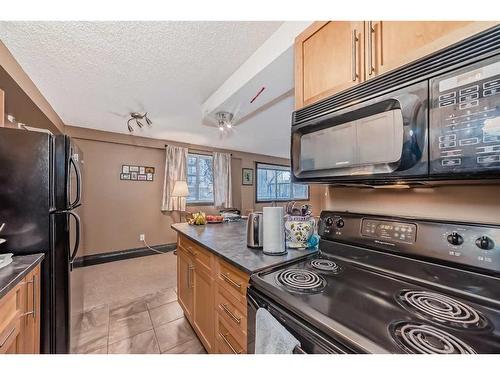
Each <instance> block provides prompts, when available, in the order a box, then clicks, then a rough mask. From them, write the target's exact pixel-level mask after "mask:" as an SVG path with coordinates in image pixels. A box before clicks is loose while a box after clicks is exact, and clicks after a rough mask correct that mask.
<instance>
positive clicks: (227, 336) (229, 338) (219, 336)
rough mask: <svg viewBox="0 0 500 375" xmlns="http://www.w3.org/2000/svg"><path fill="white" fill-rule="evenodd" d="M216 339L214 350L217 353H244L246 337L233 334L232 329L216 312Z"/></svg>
mask: <svg viewBox="0 0 500 375" xmlns="http://www.w3.org/2000/svg"><path fill="white" fill-rule="evenodd" d="M216 340H217V344H216V347H217V350H216V352H217V353H219V354H244V353H246V337H243V336H239V335H237V334H235V333H234V331H233V330H232V329H231V328H230V327H229V326H228V325H227V323H226V322H225V320H224V319H223V318H222V317H221V316H220V315H219V314H218V313H217V329H216Z"/></svg>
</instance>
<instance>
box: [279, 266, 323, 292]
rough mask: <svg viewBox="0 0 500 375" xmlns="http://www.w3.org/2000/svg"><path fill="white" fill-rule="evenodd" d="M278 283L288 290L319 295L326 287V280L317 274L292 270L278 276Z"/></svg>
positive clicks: (284, 271)
mask: <svg viewBox="0 0 500 375" xmlns="http://www.w3.org/2000/svg"><path fill="white" fill-rule="evenodd" d="M276 281H277V282H278V283H279V284H281V285H283V286H284V287H285V288H287V289H288V290H291V291H294V292H302V293H319V292H321V291H322V290H323V289H324V288H325V286H326V280H325V279H324V278H323V277H322V276H320V275H318V274H317V273H315V272H312V271H308V270H303V269H298V268H292V269H288V270H283V271H281V272H280V273H278V274H277V275H276Z"/></svg>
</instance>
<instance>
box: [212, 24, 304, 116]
mask: <svg viewBox="0 0 500 375" xmlns="http://www.w3.org/2000/svg"><path fill="white" fill-rule="evenodd" d="M311 23H312V22H310V21H286V22H284V23H283V24H282V25H281V26H280V27H279V28H278V30H276V31H275V32H274V34H272V35H271V37H269V39H267V40H266V41H265V42H264V43H263V44H262V46H260V47H259V48H258V49H257V50H256V51H255V52H254V53H253V54H252V55H251V56H250V57H249V58H248V60H246V61H245V62H244V63H243V64H242V65H241V66H240V67H239V68H238V69H237V70H236V71H235V72H234V73H233V74H232V75H231V76H230V77H229V78H228V79H227V80H226V81H225V82H224V83H223V84H222V85H221V86H220V87H219V88H218V89H217V90H216V91H215V92H214V93H213V94H212V95H210V96H209V97H208V98H207V100H205V102H204V103H203V104H202V116H203V118H205V117H206V116H208V115H210V113H212V112H214V111H215V110H216V109H217V108H218V107H219V106H220V105H221V104H223V103H224V102H226V101H227V100H228V99H229V98H231V96H233V95H234V94H235V93H237V92H238V90H240V89H241V88H242V87H243V86H244V85H245V84H247V83H248V82H249V81H251V80H252V79H253V78H254V77H255V76H256V75H257V74H258V73H259V72H261V71H262V70H263V69H265V68H266V67H267V66H268V65H270V64H271V63H272V62H273V61H274V60H275V59H277V58H278V57H279V56H280V55H281V54H283V53H284V52H285V51H287V50H288V49H289V48H290V47H292V46H293V43H294V40H295V37H296V36H297V35H299V34H300V33H301V32H302V31H304V29H306V28H307V27H308V26H309V25H310V24H311Z"/></svg>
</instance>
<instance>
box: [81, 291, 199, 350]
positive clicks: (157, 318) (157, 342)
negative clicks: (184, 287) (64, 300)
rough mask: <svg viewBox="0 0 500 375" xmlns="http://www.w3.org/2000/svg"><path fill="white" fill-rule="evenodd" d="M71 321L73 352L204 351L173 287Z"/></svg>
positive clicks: (99, 308) (100, 307)
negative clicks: (72, 324) (72, 326)
mask: <svg viewBox="0 0 500 375" xmlns="http://www.w3.org/2000/svg"><path fill="white" fill-rule="evenodd" d="M74 324H75V325H74V329H73V332H74V337H75V338H76V340H75V344H74V347H73V348H72V352H73V353H79V354H83V353H86V354H160V353H165V354H169V353H172V354H173V353H175V354H182V353H186V354H199V353H205V350H204V348H203V346H202V344H201V343H200V341H199V340H198V338H197V337H196V334H195V333H194V331H193V329H192V328H191V326H190V325H189V323H188V321H187V320H186V319H185V318H184V314H183V312H182V309H181V307H180V305H179V303H178V302H177V294H176V292H175V289H174V288H169V289H164V290H161V291H158V292H156V293H151V294H148V295H146V296H144V297H141V298H136V299H131V300H124V301H120V302H115V303H111V304H104V305H101V306H96V307H94V308H92V309H90V310H88V311H86V312H85V313H84V314H83V315H82V317H81V319H79V320H78V321H76V322H74Z"/></svg>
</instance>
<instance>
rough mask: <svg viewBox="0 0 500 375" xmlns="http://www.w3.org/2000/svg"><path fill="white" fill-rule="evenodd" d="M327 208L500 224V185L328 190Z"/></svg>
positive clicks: (326, 190) (334, 188) (333, 188)
mask: <svg viewBox="0 0 500 375" xmlns="http://www.w3.org/2000/svg"><path fill="white" fill-rule="evenodd" d="M324 193H326V194H327V196H325V208H326V209H330V210H337V211H351V212H360V213H373V214H382V215H400V216H414V217H419V218H429V219H443V220H456V221H466V222H476V223H491V224H500V185H468V186H466V185H464V186H438V187H433V188H415V189H398V190H396V189H367V188H338V187H330V188H327V189H325V191H324Z"/></svg>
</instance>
